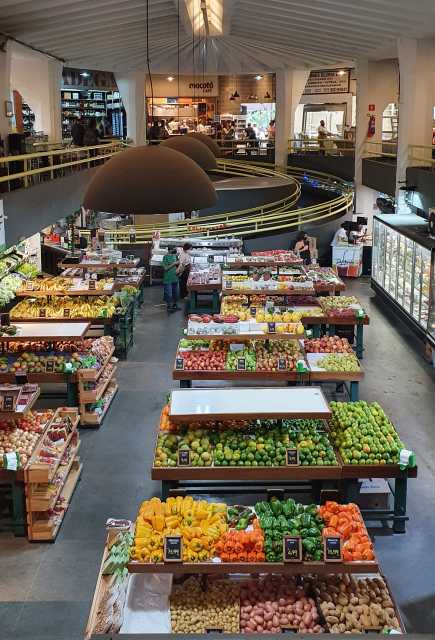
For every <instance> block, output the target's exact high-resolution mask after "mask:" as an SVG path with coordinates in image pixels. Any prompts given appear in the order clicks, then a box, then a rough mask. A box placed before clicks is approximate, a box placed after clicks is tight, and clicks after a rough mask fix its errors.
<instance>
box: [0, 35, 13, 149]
mask: <svg viewBox="0 0 435 640" xmlns="http://www.w3.org/2000/svg"><path fill="white" fill-rule="evenodd" d="M10 73H11V58H10V50H9V47H8V45H7V43H5V44H4V46H3V47H0V137H1V139H2V140H3V143H4V145H5V151H6V144H7V136H8V133H9V132H10V130H11V120H10V118H7V117H6V112H5V102H6V101H7V100H10V99H11V86H10Z"/></svg>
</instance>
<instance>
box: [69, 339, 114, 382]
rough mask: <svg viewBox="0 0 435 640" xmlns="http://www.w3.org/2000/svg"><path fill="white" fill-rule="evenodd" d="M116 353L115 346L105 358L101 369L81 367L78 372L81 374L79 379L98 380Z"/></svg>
mask: <svg viewBox="0 0 435 640" xmlns="http://www.w3.org/2000/svg"><path fill="white" fill-rule="evenodd" d="M114 353H115V347H113V348H112V349H111V351H110V353H109V354H108V355H107V357H106V359H105V360H104V362H103V364H102V366H101V367H100V368H99V369H79V370H78V371H77V373H78V374H79V376H78V377H79V381H80V380H86V381H89V382H95V381H97V380H98V378H99V377H100V376H101V374H102V373H103V371H104V369H105V368H106V367H107V365H108V364H109V362H110V360H111V359H112V357H113V354H114Z"/></svg>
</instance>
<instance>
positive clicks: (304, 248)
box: [292, 231, 311, 264]
mask: <svg viewBox="0 0 435 640" xmlns="http://www.w3.org/2000/svg"><path fill="white" fill-rule="evenodd" d="M292 250H293V251H294V252H295V253H296V255H299V257H300V258H302V260H303V261H304V264H311V252H310V243H309V241H308V236H307V234H306V233H305V231H299V233H298V235H297V236H296V240H295V241H294V243H293V247H292Z"/></svg>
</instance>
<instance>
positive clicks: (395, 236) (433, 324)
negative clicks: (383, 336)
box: [372, 214, 435, 345]
mask: <svg viewBox="0 0 435 640" xmlns="http://www.w3.org/2000/svg"><path fill="white" fill-rule="evenodd" d="M372 287H373V289H375V291H376V292H377V293H379V294H380V295H381V296H384V297H386V298H388V300H389V301H390V302H393V304H394V305H395V307H396V308H398V309H399V310H400V311H401V312H402V313H403V315H404V317H405V319H406V320H408V321H410V323H411V324H412V325H413V327H414V328H415V329H416V331H417V333H419V334H420V335H422V336H424V337H425V338H427V339H428V340H430V341H431V342H432V344H434V345H435V239H432V238H431V237H430V236H429V233H428V224H427V221H426V220H424V219H423V218H420V217H419V216H414V215H395V214H385V215H378V216H375V218H374V221H373V263H372Z"/></svg>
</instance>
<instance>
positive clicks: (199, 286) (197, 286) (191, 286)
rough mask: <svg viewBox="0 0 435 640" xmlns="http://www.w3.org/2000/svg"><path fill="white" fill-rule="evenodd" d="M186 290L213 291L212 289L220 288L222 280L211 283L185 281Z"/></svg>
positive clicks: (217, 289) (218, 289) (219, 289)
mask: <svg viewBox="0 0 435 640" xmlns="http://www.w3.org/2000/svg"><path fill="white" fill-rule="evenodd" d="M186 288H187V290H188V291H196V292H197V293H213V292H214V291H221V290H222V282H212V283H207V284H206V283H200V282H196V283H187V286H186Z"/></svg>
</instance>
